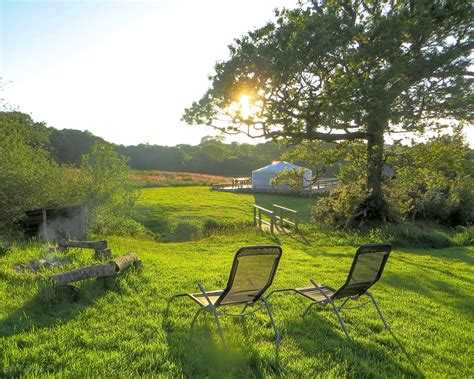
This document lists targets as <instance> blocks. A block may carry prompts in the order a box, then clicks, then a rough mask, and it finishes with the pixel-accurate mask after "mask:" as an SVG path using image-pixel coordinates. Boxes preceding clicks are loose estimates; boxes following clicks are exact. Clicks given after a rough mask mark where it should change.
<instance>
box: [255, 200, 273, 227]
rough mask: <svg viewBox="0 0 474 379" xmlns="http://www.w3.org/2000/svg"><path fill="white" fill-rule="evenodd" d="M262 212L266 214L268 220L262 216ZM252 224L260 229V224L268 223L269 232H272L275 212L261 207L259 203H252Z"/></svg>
mask: <svg viewBox="0 0 474 379" xmlns="http://www.w3.org/2000/svg"><path fill="white" fill-rule="evenodd" d="M262 213H263V214H264V215H265V214H266V215H268V216H269V217H270V222H268V221H267V220H265V219H264V218H263V217H262ZM253 224H254V225H255V226H258V228H259V229H262V224H265V225H268V226H269V227H270V232H271V233H272V234H273V232H274V225H275V214H274V213H273V211H271V210H269V209H266V208H263V207H261V206H259V205H256V204H254V206H253Z"/></svg>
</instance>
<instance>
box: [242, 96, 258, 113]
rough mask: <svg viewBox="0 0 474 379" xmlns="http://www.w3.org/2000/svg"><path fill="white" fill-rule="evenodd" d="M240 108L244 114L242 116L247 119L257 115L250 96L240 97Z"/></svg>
mask: <svg viewBox="0 0 474 379" xmlns="http://www.w3.org/2000/svg"><path fill="white" fill-rule="evenodd" d="M239 107H240V112H241V113H242V116H244V117H245V118H248V117H250V116H252V115H253V114H254V113H255V109H254V106H253V104H252V102H251V101H250V96H248V95H242V96H240V99H239Z"/></svg>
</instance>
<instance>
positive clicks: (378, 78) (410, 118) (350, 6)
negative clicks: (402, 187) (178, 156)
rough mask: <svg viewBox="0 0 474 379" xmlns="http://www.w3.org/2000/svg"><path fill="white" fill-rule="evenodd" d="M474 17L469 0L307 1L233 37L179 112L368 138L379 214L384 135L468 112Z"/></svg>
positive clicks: (236, 128) (194, 120)
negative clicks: (198, 95) (202, 88)
mask: <svg viewBox="0 0 474 379" xmlns="http://www.w3.org/2000/svg"><path fill="white" fill-rule="evenodd" d="M472 20H473V7H472V4H471V1H469V0H378V1H377V0H371V1H369V0H365V1H364V0H313V1H310V2H301V3H300V4H299V7H298V8H297V9H294V10H287V9H284V10H281V11H277V12H276V21H275V22H270V23H268V24H267V25H265V26H264V27H262V28H259V29H256V30H254V31H251V32H249V33H248V34H247V35H246V36H244V37H242V38H241V39H237V40H235V42H234V44H233V45H232V46H230V47H229V48H230V53H231V56H230V59H229V60H227V61H225V62H220V63H218V64H216V66H215V74H214V75H213V76H211V77H210V80H211V87H210V89H209V90H208V91H207V92H206V93H205V94H204V96H203V97H202V99H201V100H199V101H198V102H195V103H193V104H192V106H191V107H189V108H188V109H186V110H185V113H184V116H183V119H184V120H185V121H186V122H188V123H190V124H204V125H210V126H213V127H215V128H217V129H219V130H221V131H223V132H225V133H244V134H247V135H249V136H251V137H264V138H267V139H273V140H284V141H287V142H289V143H299V142H301V141H325V142H338V141H348V140H364V141H365V142H366V146H367V188H368V193H367V198H366V201H365V202H364V204H363V206H364V207H366V209H368V210H369V211H370V212H369V213H368V214H369V215H370V216H371V217H375V218H380V217H381V216H383V213H384V211H385V201H384V197H383V192H382V180H383V177H382V167H383V162H384V140H385V139H386V137H387V135H389V134H391V133H407V132H413V131H416V132H420V131H423V130H424V128H425V127H426V125H429V124H430V123H431V122H433V121H436V120H439V119H454V120H457V121H461V122H462V121H467V122H471V121H472V110H473V109H472V104H473V91H472V89H473V88H472V76H473V73H472V72H470V66H471V65H472V62H471V59H470V57H471V54H472V47H473V41H472V26H473V25H472ZM239 100H240V101H239ZM242 100H244V101H242Z"/></svg>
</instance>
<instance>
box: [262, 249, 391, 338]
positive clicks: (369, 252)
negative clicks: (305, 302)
mask: <svg viewBox="0 0 474 379" xmlns="http://www.w3.org/2000/svg"><path fill="white" fill-rule="evenodd" d="M391 250H392V246H391V245H389V244H384V243H374V244H367V245H363V246H361V247H359V249H358V250H357V252H356V254H355V257H354V260H353V261H352V266H351V270H350V271H349V275H348V276H347V280H346V282H345V283H344V284H343V285H342V287H341V288H339V289H338V290H335V289H334V288H332V287H329V286H325V285H322V284H321V285H319V284H317V283H316V282H315V281H314V280H313V279H310V281H311V283H312V284H313V286H311V287H305V288H282V289H278V290H275V291H272V292H271V293H270V294H269V295H268V297H270V296H271V295H273V294H274V293H276V292H283V291H294V292H296V293H299V294H300V295H303V296H304V297H306V298H308V299H310V300H311V301H312V302H311V304H309V306H308V307H307V308H306V310H305V311H304V313H303V317H304V316H305V315H306V314H307V313H308V311H309V310H310V309H311V307H312V306H313V305H314V304H319V305H321V306H326V305H327V304H331V307H332V309H333V310H334V312H335V313H336V316H337V319H338V320H339V323H340V324H341V326H342V329H343V330H344V333H345V334H346V336H347V337H349V332H348V331H347V328H346V325H345V324H344V321H343V320H342V317H341V314H340V311H341V310H343V309H356V308H360V307H362V306H364V305H367V304H368V303H370V301H367V302H365V303H363V304H359V305H356V306H354V307H346V306H345V305H346V303H347V302H348V301H349V300H358V299H359V298H360V297H361V296H362V295H367V296H368V297H369V298H370V300H372V303H373V304H374V306H375V308H376V309H377V312H378V314H379V316H380V318H381V319H382V321H383V323H384V325H385V329H387V330H390V326H389V325H388V323H387V321H386V320H385V318H384V317H383V315H382V312H381V311H380V308H379V306H378V304H377V302H376V301H375V298H374V296H373V295H372V294H371V293H370V292H369V291H368V289H369V288H370V287H372V286H373V285H374V284H375V283H376V282H377V281H378V280H379V279H380V276H381V275H382V272H383V270H384V267H385V264H386V263H387V259H388V256H389V254H390V251H391ZM336 300H344V301H343V303H342V304H341V305H339V306H336Z"/></svg>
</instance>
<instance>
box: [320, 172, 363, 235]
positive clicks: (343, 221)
mask: <svg viewBox="0 0 474 379" xmlns="http://www.w3.org/2000/svg"><path fill="white" fill-rule="evenodd" d="M366 193H367V191H366V189H365V180H359V181H358V182H354V183H350V184H340V185H339V186H337V188H334V189H333V190H331V191H330V193H329V195H328V196H324V197H321V198H320V199H319V200H318V201H317V203H316V205H314V206H313V208H312V209H311V218H312V220H313V221H314V222H316V223H318V222H322V223H324V224H327V225H334V226H338V227H341V226H346V225H348V224H349V223H350V221H351V217H353V216H354V214H355V213H356V212H357V210H358V209H359V208H360V206H361V204H362V202H363V201H364V199H365V194H366Z"/></svg>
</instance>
